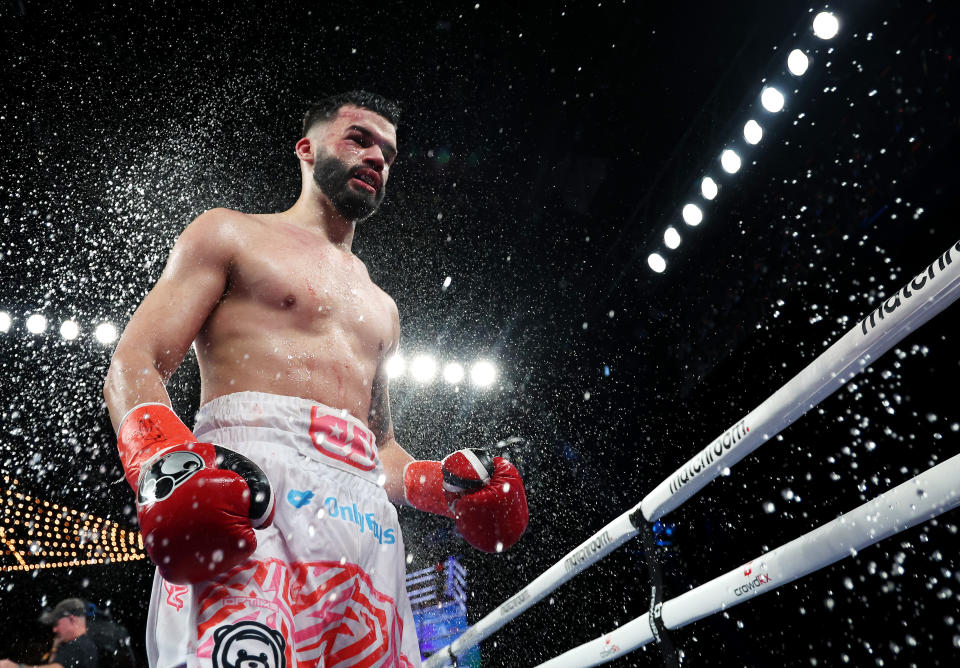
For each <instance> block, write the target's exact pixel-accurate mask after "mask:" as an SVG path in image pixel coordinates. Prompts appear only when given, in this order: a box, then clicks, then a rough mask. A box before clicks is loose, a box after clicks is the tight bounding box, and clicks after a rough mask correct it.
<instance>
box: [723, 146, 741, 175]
mask: <svg viewBox="0 0 960 668" xmlns="http://www.w3.org/2000/svg"><path fill="white" fill-rule="evenodd" d="M720 165H721V166H723V170H724V171H725V172H727V173H729V174H736V173H737V172H738V171H739V170H740V156H739V155H737V152H736V151H734V150H733V149H729V148H728V149H726V150H725V151H724V152H723V153H721V154H720Z"/></svg>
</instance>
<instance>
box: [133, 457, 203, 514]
mask: <svg viewBox="0 0 960 668" xmlns="http://www.w3.org/2000/svg"><path fill="white" fill-rule="evenodd" d="M202 468H203V459H202V458H201V457H200V455H198V454H196V453H195V452H188V451H184V450H178V451H177V452H171V453H170V454H168V455H163V456H162V457H159V458H157V459H156V460H155V461H153V462H152V463H151V464H150V468H148V469H147V470H146V471H144V473H143V476H142V477H141V478H140V484H139V485H138V487H137V488H138V489H139V490H140V491H139V492H138V495H137V497H138V498H137V501H138V502H139V504H140V505H141V506H142V505H144V504H146V503H153V502H154V501H163V500H164V499H165V498H167V497H168V496H170V495H171V494H173V490H175V489H176V488H177V487H179V486H180V485H182V484H183V483H184V482H186V481H187V480H188V479H189V478H190V477H191V476H192V475H193V474H194V473H196V472H197V471H199V470H200V469H202Z"/></svg>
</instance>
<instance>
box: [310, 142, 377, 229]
mask: <svg viewBox="0 0 960 668" xmlns="http://www.w3.org/2000/svg"><path fill="white" fill-rule="evenodd" d="M357 169H362V167H355V168H353V169H351V168H350V167H348V166H347V165H345V164H344V163H343V162H341V161H340V160H338V159H337V158H336V157H334V156H332V155H330V154H328V153H327V152H326V151H323V150H321V151H320V152H319V153H318V155H317V161H316V162H315V163H314V165H313V180H314V181H315V182H316V184H317V185H318V186H320V190H322V191H323V194H325V195H326V196H327V197H329V198H330V201H331V202H333V205H334V206H335V207H337V211H339V212H340V215H341V216H343V217H344V218H346V219H348V220H355V221H361V220H364V219H365V218H369V217H370V215H371V214H373V212H374V211H376V210H377V208H378V207H379V206H380V202H382V201H383V196H384V194H385V193H386V191H385V190H384V188H383V186H381V187H380V189H379V190H378V191H377V192H376V193H368V192H366V191H363V190H358V189H357V188H354V187H353V186H351V185H350V183H349V181H350V177H351V176H352V175H353V174H352V172H353V171H355V170H357Z"/></svg>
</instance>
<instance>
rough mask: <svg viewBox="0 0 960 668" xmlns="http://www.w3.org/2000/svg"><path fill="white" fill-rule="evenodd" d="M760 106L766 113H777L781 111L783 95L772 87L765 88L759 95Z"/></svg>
mask: <svg viewBox="0 0 960 668" xmlns="http://www.w3.org/2000/svg"><path fill="white" fill-rule="evenodd" d="M760 104H762V105H763V108H764V109H766V110H767V111H772V112H777V111H780V110H781V109H783V93H781V92H780V91H778V90H777V89H776V88H774V87H773V86H767V87H766V88H764V89H763V92H762V93H760Z"/></svg>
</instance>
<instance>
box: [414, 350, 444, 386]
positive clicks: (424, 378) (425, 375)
mask: <svg viewBox="0 0 960 668" xmlns="http://www.w3.org/2000/svg"><path fill="white" fill-rule="evenodd" d="M410 375H411V376H413V379H414V380H417V381H419V382H421V383H429V382H430V381H431V380H433V377H434V376H435V375H437V361H436V360H435V359H433V358H432V357H430V356H429V355H417V356H416V357H414V358H413V361H412V362H410Z"/></svg>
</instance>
